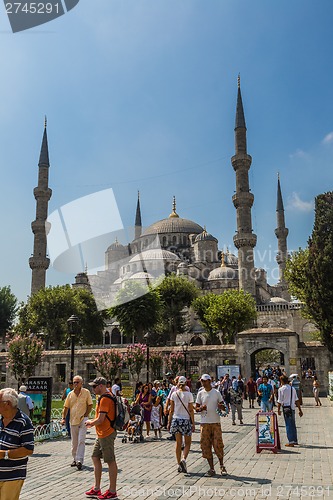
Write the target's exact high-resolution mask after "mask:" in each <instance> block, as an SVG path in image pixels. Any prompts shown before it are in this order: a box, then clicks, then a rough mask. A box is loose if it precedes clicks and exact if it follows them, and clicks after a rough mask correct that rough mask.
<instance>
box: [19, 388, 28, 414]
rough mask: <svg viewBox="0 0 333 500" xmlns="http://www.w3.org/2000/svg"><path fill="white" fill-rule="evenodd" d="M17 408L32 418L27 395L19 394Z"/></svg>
mask: <svg viewBox="0 0 333 500" xmlns="http://www.w3.org/2000/svg"><path fill="white" fill-rule="evenodd" d="M17 407H18V408H19V409H20V410H21V411H22V412H23V413H25V414H26V415H28V417H30V410H29V406H28V404H27V396H26V395H25V394H21V393H19V395H18V402H17Z"/></svg>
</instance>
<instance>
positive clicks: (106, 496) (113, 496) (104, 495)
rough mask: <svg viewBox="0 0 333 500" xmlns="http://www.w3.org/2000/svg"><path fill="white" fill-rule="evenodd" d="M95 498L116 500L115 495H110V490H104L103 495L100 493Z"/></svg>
mask: <svg viewBox="0 0 333 500" xmlns="http://www.w3.org/2000/svg"><path fill="white" fill-rule="evenodd" d="M97 498H98V499H99V500H106V499H107V498H113V500H118V496H117V493H116V492H114V493H111V491H110V490H106V492H105V493H101V494H100V495H97Z"/></svg>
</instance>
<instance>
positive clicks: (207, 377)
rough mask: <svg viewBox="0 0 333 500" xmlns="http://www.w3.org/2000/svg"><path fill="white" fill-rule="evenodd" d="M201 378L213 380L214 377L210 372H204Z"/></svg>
mask: <svg viewBox="0 0 333 500" xmlns="http://www.w3.org/2000/svg"><path fill="white" fill-rule="evenodd" d="M200 380H212V378H211V376H210V375H208V373H204V374H203V375H201V379H200Z"/></svg>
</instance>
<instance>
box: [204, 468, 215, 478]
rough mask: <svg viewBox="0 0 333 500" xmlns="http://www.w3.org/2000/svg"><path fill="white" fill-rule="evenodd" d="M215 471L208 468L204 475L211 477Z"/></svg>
mask: <svg viewBox="0 0 333 500" xmlns="http://www.w3.org/2000/svg"><path fill="white" fill-rule="evenodd" d="M215 474H216V472H215V470H214V469H209V471H207V472H206V474H205V476H206V477H212V476H215Z"/></svg>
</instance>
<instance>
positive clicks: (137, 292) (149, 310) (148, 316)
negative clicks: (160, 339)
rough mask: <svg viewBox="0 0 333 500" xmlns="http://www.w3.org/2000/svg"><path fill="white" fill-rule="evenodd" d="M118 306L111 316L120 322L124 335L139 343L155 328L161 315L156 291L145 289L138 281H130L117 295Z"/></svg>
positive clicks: (113, 309) (111, 309) (114, 308)
mask: <svg viewBox="0 0 333 500" xmlns="http://www.w3.org/2000/svg"><path fill="white" fill-rule="evenodd" d="M115 303H116V305H115V306H114V307H111V308H110V309H109V315H110V316H111V317H114V318H116V319H117V320H118V321H119V325H120V328H121V330H122V331H123V333H124V334H125V335H126V336H127V337H128V338H131V337H132V335H133V334H134V335H135V338H136V340H137V341H138V342H143V336H144V334H145V333H146V332H147V331H148V330H151V329H153V328H154V327H155V325H156V324H157V321H158V319H159V314H160V307H161V302H160V297H159V293H158V292H157V291H156V289H152V288H150V287H143V286H142V285H140V284H139V283H137V282H136V281H128V282H126V283H125V286H124V288H121V289H120V290H119V292H118V293H117V295H116V299H115Z"/></svg>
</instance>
